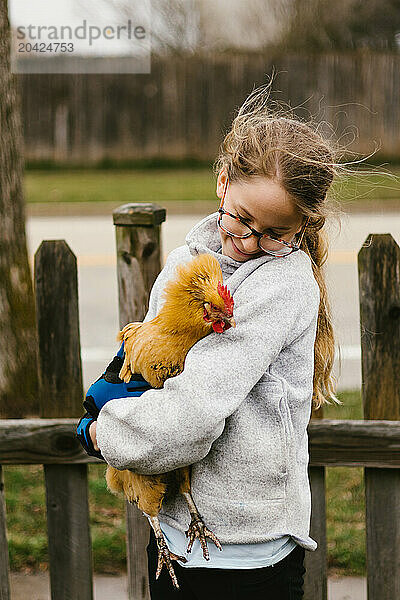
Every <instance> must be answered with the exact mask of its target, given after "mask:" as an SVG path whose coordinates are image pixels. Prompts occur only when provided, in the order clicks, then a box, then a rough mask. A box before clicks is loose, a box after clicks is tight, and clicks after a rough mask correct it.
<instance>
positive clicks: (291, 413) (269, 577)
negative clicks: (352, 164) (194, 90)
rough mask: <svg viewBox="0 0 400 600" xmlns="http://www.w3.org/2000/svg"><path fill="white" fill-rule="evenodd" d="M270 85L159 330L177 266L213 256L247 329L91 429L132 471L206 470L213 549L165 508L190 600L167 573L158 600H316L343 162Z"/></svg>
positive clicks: (246, 125) (200, 497)
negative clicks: (310, 430) (322, 430)
mask: <svg viewBox="0 0 400 600" xmlns="http://www.w3.org/2000/svg"><path fill="white" fill-rule="evenodd" d="M267 100H268V94H267V93H266V88H265V86H261V87H260V88H258V89H256V90H254V91H253V92H252V93H251V94H250V95H249V96H248V98H247V99H246V100H245V102H244V104H243V105H242V107H241V108H240V109H239V111H238V114H237V116H236V118H235V119H234V121H233V124H232V127H231V130H230V131H229V133H228V134H227V135H226V137H225V139H224V140H223V142H222V144H221V146H220V151H219V156H218V158H217V160H216V162H215V165H214V166H215V172H216V175H217V187H216V193H217V196H218V197H219V198H220V199H221V203H220V207H219V209H218V211H217V212H215V213H212V214H211V215H208V216H207V217H205V218H204V219H202V220H201V221H200V222H199V223H197V224H196V225H195V226H194V227H193V228H192V230H191V231H190V232H189V233H188V234H187V236H186V244H185V245H184V246H181V247H179V248H176V249H175V250H173V251H172V252H171V253H170V254H169V255H168V257H167V261H166V264H165V266H164V268H163V269H162V271H161V273H160V274H159V276H158V277H157V279H156V281H155V283H154V285H153V288H152V291H151V294H150V301H149V310H148V313H147V315H146V317H145V319H144V320H145V321H148V320H150V319H152V318H154V317H155V316H156V314H157V312H158V311H159V309H160V307H161V302H162V299H161V297H160V296H161V292H162V290H163V288H164V286H165V283H166V282H167V281H168V279H169V278H171V277H172V276H173V275H174V269H175V266H176V265H177V264H179V263H181V262H182V261H188V260H190V259H191V258H193V256H195V255H196V254H198V253H202V252H208V253H210V254H212V255H214V256H215V257H216V258H217V259H218V260H219V262H220V265H221V269H222V273H223V278H224V284H226V285H227V287H228V289H229V290H230V292H231V294H232V295H233V298H234V302H235V309H234V311H235V313H234V316H235V321H236V328H232V329H230V330H228V331H227V332H225V333H224V335H217V334H215V333H211V334H210V335H208V336H206V337H205V338H203V339H201V340H200V341H198V342H197V343H196V344H195V345H194V346H193V347H192V348H191V349H190V351H189V352H188V354H187V357H186V361H185V368H184V371H183V372H182V373H181V374H180V375H178V376H176V377H173V378H170V379H168V380H167V381H166V382H165V385H164V388H163V389H150V390H148V391H145V392H144V393H143V394H142V395H141V396H140V397H137V398H118V399H114V400H113V401H112V402H108V403H106V404H105V405H104V407H103V408H102V409H101V410H100V413H99V415H98V419H97V420H98V422H97V431H96V424H95V423H94V424H93V425H92V426H91V427H90V434H91V437H92V441H93V444H94V447H95V448H96V449H100V451H101V455H102V456H104V459H105V460H106V461H107V462H108V463H109V464H111V465H112V466H114V467H116V468H118V469H132V471H136V472H138V473H162V472H167V471H170V470H173V469H176V468H178V467H182V466H184V465H189V464H191V465H192V476H191V483H192V493H193V497H194V499H195V501H196V505H197V507H198V509H199V512H200V514H201V516H202V518H203V519H204V522H205V525H206V526H207V527H208V528H209V529H210V530H211V531H213V532H214V534H215V535H216V536H217V538H218V539H219V541H220V542H221V544H222V552H221V551H220V550H219V549H218V548H217V547H216V546H215V545H214V544H213V543H212V542H211V540H209V544H208V545H209V556H210V558H209V561H208V562H207V561H205V560H204V558H203V554H202V551H201V548H200V544H199V542H198V540H196V541H195V543H194V545H193V547H192V549H191V551H190V552H187V550H186V546H187V541H188V540H187V538H186V537H185V531H186V529H187V526H188V509H187V505H186V503H185V500H184V499H183V498H182V497H179V496H173V497H166V498H165V500H164V504H163V507H162V509H161V512H160V515H159V518H160V523H161V527H162V531H163V533H164V535H165V538H166V540H167V543H168V546H169V548H170V550H171V551H172V552H173V553H175V554H177V555H181V556H184V557H185V558H186V562H183V561H177V563H176V564H175V565H174V567H175V569H176V571H175V572H176V575H177V578H178V581H179V584H180V590H179V591H178V592H177V591H176V590H175V589H173V586H172V583H171V579H170V577H169V574H168V572H167V571H166V569H163V570H162V572H161V575H160V577H159V578H158V579H157V580H156V579H155V571H156V557H157V548H156V543H155V537H154V534H153V532H152V531H151V532H150V542H149V545H148V547H147V552H148V566H149V580H150V591H151V598H152V599H153V600H158V599H163V600H167V599H168V598H176V597H180V598H182V599H189V598H190V599H196V600H197V599H200V598H204V597H212V598H230V599H231V600H233V599H236V598H238V599H239V598H251V599H254V600H256V599H258V598H260V599H261V598H271V599H272V598H274V599H275V598H276V599H278V598H279V600H289V599H290V600H294V599H298V598H301V597H302V596H303V575H304V573H305V568H304V564H303V560H304V555H305V550H309V551H314V550H316V548H317V542H316V541H315V540H314V539H312V538H311V537H310V535H309V525H310V513H311V495H310V487H309V480H308V437H307V425H308V422H309V419H310V415H311V408H312V404H313V405H314V407H315V408H316V409H317V408H319V407H320V406H321V404H322V403H324V402H328V400H327V398H328V397H331V398H332V399H333V400H334V401H336V402H339V401H338V400H337V398H336V397H335V395H334V393H333V390H334V388H333V381H332V375H331V369H332V363H333V358H334V338H333V332H332V326H331V317H330V311H329V305H328V301H327V293H326V287H325V281H324V274H323V272H322V270H321V266H322V264H323V262H324V260H325V258H326V251H327V248H326V242H325V239H324V237H323V234H322V228H323V226H324V223H325V219H326V216H327V215H328V213H329V208H328V201H327V192H328V189H329V187H330V185H331V183H332V180H333V177H334V175H335V172H336V171H335V166H336V163H334V162H333V150H332V149H331V147H330V145H329V144H328V143H327V142H326V141H325V140H324V139H323V138H322V137H321V136H320V134H319V133H317V132H316V130H314V129H313V128H312V127H311V126H310V125H307V124H305V123H302V122H301V121H299V120H297V119H295V118H287V117H285V116H282V115H279V114H272V113H271V112H270V110H269V109H268V108H267Z"/></svg>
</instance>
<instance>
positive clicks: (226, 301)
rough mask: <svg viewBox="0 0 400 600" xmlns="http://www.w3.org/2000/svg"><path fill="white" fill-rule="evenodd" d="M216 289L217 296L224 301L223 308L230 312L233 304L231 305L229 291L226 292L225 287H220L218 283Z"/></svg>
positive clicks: (220, 284)
mask: <svg viewBox="0 0 400 600" xmlns="http://www.w3.org/2000/svg"><path fill="white" fill-rule="evenodd" d="M217 289H218V294H219V295H220V296H221V298H222V299H223V301H224V304H225V308H226V309H227V310H228V311H229V312H232V310H233V304H234V303H233V298H232V296H231V293H230V291H229V290H228V288H227V287H226V285H222V283H221V282H220V281H218V286H217Z"/></svg>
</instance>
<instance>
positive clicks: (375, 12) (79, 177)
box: [6, 0, 400, 598]
mask: <svg viewBox="0 0 400 600" xmlns="http://www.w3.org/2000/svg"><path fill="white" fill-rule="evenodd" d="M17 4H18V3H17V2H16V0H15V1H13V0H10V2H9V12H10V16H11V17H12V14H13V11H16V13H15V14H17V11H18V7H17ZM73 4H74V10H76V11H77V14H79V2H76V3H73ZM102 5H103V2H101V1H100V2H97V3H96V10H98V11H101V10H102ZM107 5H108V6H112V7H113V9H114V10H115V11H116V13H115V14H120V16H121V19H122V18H127V17H128V16H129V11H130V2H128V1H126V2H123V1H122V2H107ZM11 29H13V20H12V18H11ZM14 34H15V31H14ZM12 43H13V44H14V43H16V41H15V35H14V36H13V42H12ZM116 60H117V59H116ZM271 76H273V86H272V91H271V100H275V101H277V102H280V103H283V104H286V105H287V106H288V107H290V108H291V109H293V110H294V112H295V114H297V115H298V116H299V117H300V118H302V119H304V120H308V119H313V120H316V121H317V122H318V123H320V129H321V131H322V132H323V133H324V134H325V135H326V136H328V137H329V138H332V139H335V140H337V141H338V142H339V143H340V144H341V145H342V146H343V147H344V148H345V150H346V152H345V154H344V157H343V160H344V161H357V160H359V161H360V164H359V165H357V164H353V166H352V168H353V171H354V174H353V175H351V176H347V177H342V178H340V179H339V180H337V181H336V182H335V183H334V185H333V187H332V191H331V195H332V197H333V198H334V199H335V200H336V201H337V202H339V203H340V205H341V208H342V217H341V224H340V226H339V224H338V223H337V222H336V221H335V222H332V223H331V224H329V225H328V228H329V233H330V238H331V251H330V254H329V259H328V262H327V266H326V269H327V274H328V285H329V291H330V298H331V303H332V308H333V316H334V325H335V329H336V334H337V356H336V362H335V373H336V375H337V377H338V389H339V391H340V398H341V399H342V401H343V402H344V405H343V406H340V407H337V406H332V407H324V417H326V418H338V419H344V418H353V419H354V418H362V402H361V364H360V357H361V352H360V329H359V300H358V275H357V253H358V251H359V249H360V248H361V247H362V244H363V242H364V241H365V239H366V237H367V235H368V234H369V233H391V234H392V236H393V237H394V238H395V239H396V241H397V242H399V241H400V179H399V177H398V176H399V175H400V135H399V127H400V4H399V2H398V1H397V0H336V2H331V1H329V0H252V1H251V2H246V1H245V0H229V2H228V1H227V0H219V1H218V2H212V1H211V0H153V2H152V3H151V72H150V73H148V74H143V73H141V74H120V73H117V72H116V73H115V74H113V73H107V74H64V73H57V74H51V73H49V74H43V73H40V74H35V73H24V74H17V75H16V80H17V86H18V93H19V96H20V103H21V105H20V113H21V121H22V141H21V147H22V152H23V156H24V165H25V171H24V177H23V196H22V197H23V200H22V201H23V204H24V207H25V208H24V210H25V214H26V222H25V223H26V236H27V237H26V243H27V248H28V257H29V261H30V265H31V269H33V255H34V253H35V252H36V250H37V248H38V246H39V245H40V243H41V241H42V240H44V239H65V240H66V241H67V243H68V244H69V245H70V247H71V249H72V251H73V252H74V253H75V254H76V256H77V259H78V278H79V310H80V331H81V345H82V366H83V376H84V387H85V391H86V390H87V388H88V387H89V385H90V384H91V383H92V382H93V381H94V380H95V379H97V378H98V377H99V375H100V374H101V373H102V372H103V371H104V369H105V366H106V365H107V364H108V363H109V362H110V360H111V359H112V357H113V355H114V354H115V352H116V350H117V349H118V344H117V342H116V340H115V338H116V334H117V332H118V330H119V326H118V297H117V294H118V291H117V277H116V257H115V232H114V227H113V222H112V210H113V209H114V208H116V207H117V206H120V205H122V204H125V203H129V202H155V203H157V204H158V205H160V206H162V207H164V208H166V210H167V220H166V222H165V223H164V224H163V225H162V252H163V260H165V257H166V256H167V254H168V253H169V252H170V251H171V250H172V249H173V248H175V247H177V246H179V245H182V244H184V240H185V236H186V234H187V232H188V231H189V229H190V228H191V227H192V226H193V225H194V224H195V223H196V222H198V221H199V220H200V219H201V218H203V217H204V216H206V215H207V214H210V213H211V212H214V211H216V210H217V208H218V204H219V202H218V198H217V196H216V193H215V187H216V182H215V176H214V175H213V171H212V164H213V161H214V159H215V157H216V153H217V150H218V146H219V144H220V143H221V141H222V139H223V137H224V134H225V133H226V132H227V130H228V128H229V126H230V124H231V122H232V119H233V118H234V116H235V111H236V110H237V109H238V108H239V107H240V105H241V104H242V102H243V101H244V99H245V98H246V96H247V95H248V94H249V93H250V92H251V91H252V89H254V88H255V87H257V86H259V85H261V84H263V83H265V82H267V81H269V80H270V78H271ZM365 159H366V160H365ZM367 168H368V173H366V172H365V171H366V169H367ZM6 210H7V208H6ZM10 210H11V209H10ZM21 239H22V243H24V240H23V238H21ZM339 359H341V360H339ZM90 468H91V470H92V475H91V477H92V486H93V488H92V491H93V497H92V501H93V503H95V504H94V505H95V507H96V511H97V521H96V522H95V523H94V558H95V568H98V570H99V571H102V572H117V571H118V572H119V571H120V569H122V568H123V565H124V543H123V542H121V535H122V533H121V532H122V531H123V528H124V524H123V515H122V512H121V506H122V503H121V506H119V504H118V499H115V498H108V497H107V499H106V495H104V496H103V492H102V491H100V487H101V485H102V481H103V480H102V473H101V478H100V479H99V478H98V476H97V472H98V471H99V468H98V467H97V466H91V467H90ZM35 469H36V468H33V467H32V469H31V476H32V485H33V480H34V478H35V476H36V475H35V474H36V473H37V471H35ZM96 470H97V471H96ZM17 471H18V469H17V467H15V468H14V467H13V468H11V467H10V468H8V469H7V472H8V475H7V476H8V477H10V478H11V477H16V478H17ZM327 471H328V473H329V476H328V481H327V484H328V488H329V489H328V490H327V502H328V505H327V511H328V515H327V516H328V537H329V541H328V549H329V566H330V574H331V575H334V574H335V573H339V574H345V575H359V576H361V575H363V574H364V573H365V558H364V554H365V547H364V544H365V531H364V521H363V519H364V515H363V493H364V492H363V489H364V488H363V481H362V469H356V468H353V469H345V468H343V469H342V468H335V469H327ZM24 477H28V475H26V474H25V475H24ZM101 489H102V488H101ZM41 493H42V492H41V491H39V490H37V492H36V500H35V499H34V498H33V499H32V503H33V505H36V506H38V505H39V504H40V501H39V500H38V499H39V498H40V497H41V496H40V494H41ZM8 501H9V502H10V508H11V505H12V500H11V499H9V500H8ZM96 502H97V504H96ZM35 503H36V504H35ZM92 512H93V511H92ZM10 514H11V515H12V514H13V513H12V512H11V513H10ZM15 515H16V516H15V523H14V524H15V529H13V522H12V521H11V523H10V531H11V538H10V544H11V546H10V548H11V550H10V552H11V561H12V565H13V566H14V568H19V569H24V568H25V569H27V570H29V569H35V568H38V565H42V567H43V569H44V570H45V569H46V543H45V538H44V537H43V536H42V537H40V534H38V536H37V543H36V547H34V546H33V545H32V547H30V549H29V548H28V550H26V549H25V550H22V545H21V544H19V543H18V540H19V536H20V535H21V533H20V532H22V531H23V530H24V527H25V528H26V527H28V528H29V527H32V524H29V523H25V524H24V523H23V522H22V521H21V519H22V520H23V519H26V518H27V515H25V516H24V517H23V516H22V515H17V513H15ZM110 515H111V516H112V519H113V523H114V525H113V527H110V525H109V522H110ZM17 517H18V518H17ZM10 518H11V520H12V519H13V516H11V517H10ZM96 528H97V529H96ZM110 544H113V545H115V551H114V552H113V553H112V556H111V554H110V553H109V552H107V547H109V545H110ZM363 585H364V584H363V583H360V586H361V587H360V589H361V590H364V587H363ZM360 593H362V591H361V592H360ZM337 597H338V598H339V596H337ZM352 597H353V596H352ZM354 597H356V596H354ZM358 597H359V598H361V597H362V596H357V598H358ZM365 597H366V596H365ZM343 598H344V596H343Z"/></svg>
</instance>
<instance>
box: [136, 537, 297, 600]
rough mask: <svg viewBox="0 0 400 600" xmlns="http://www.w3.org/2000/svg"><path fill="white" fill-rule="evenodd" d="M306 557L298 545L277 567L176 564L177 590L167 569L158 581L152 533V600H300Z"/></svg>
mask: <svg viewBox="0 0 400 600" xmlns="http://www.w3.org/2000/svg"><path fill="white" fill-rule="evenodd" d="M304 555H305V549H304V548H302V547H301V546H298V545H297V546H296V548H294V549H293V550H292V551H291V552H290V553H289V554H288V555H287V556H285V558H283V559H282V560H280V561H279V562H277V563H275V564H274V566H269V567H260V568H257V569H212V568H207V567H182V566H181V565H180V564H178V563H177V561H176V560H174V561H173V562H172V565H173V567H174V571H175V574H176V576H177V579H178V583H179V588H180V589H179V590H176V589H175V588H174V587H173V584H172V581H171V577H170V575H169V573H168V570H167V568H166V566H165V565H163V568H162V570H161V573H160V576H159V578H158V579H157V580H156V569H157V542H156V538H155V535H154V532H153V530H152V529H151V530H150V541H149V544H148V546H147V557H148V571H149V583H150V596H151V600H170V599H171V600H172V599H173V600H178V599H179V600H214V599H215V600H217V599H218V600H224V599H225V598H226V599H229V600H244V599H246V600H301V599H302V598H303V594H304V592H303V583H304V579H303V575H304V573H305V572H306V570H305V568H304V565H303V561H304Z"/></svg>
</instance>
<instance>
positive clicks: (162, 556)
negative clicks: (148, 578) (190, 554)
mask: <svg viewBox="0 0 400 600" xmlns="http://www.w3.org/2000/svg"><path fill="white" fill-rule="evenodd" d="M150 521H151V526H152V528H153V531H154V535H155V536H156V541H157V548H158V564H157V571H156V579H158V577H159V575H160V573H161V569H162V567H163V565H165V566H166V567H167V569H168V572H169V574H170V576H171V579H172V583H173V586H174V587H175V588H176V589H177V590H179V584H178V580H177V578H176V575H175V571H174V568H173V566H172V562H171V560H180V561H182V562H184V563H185V562H187V559H186V558H185V557H184V556H178V555H177V554H174V553H173V552H171V551H170V549H169V548H168V546H167V542H166V541H165V537H164V534H163V532H162V531H161V527H160V521H159V520H158V517H150Z"/></svg>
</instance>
